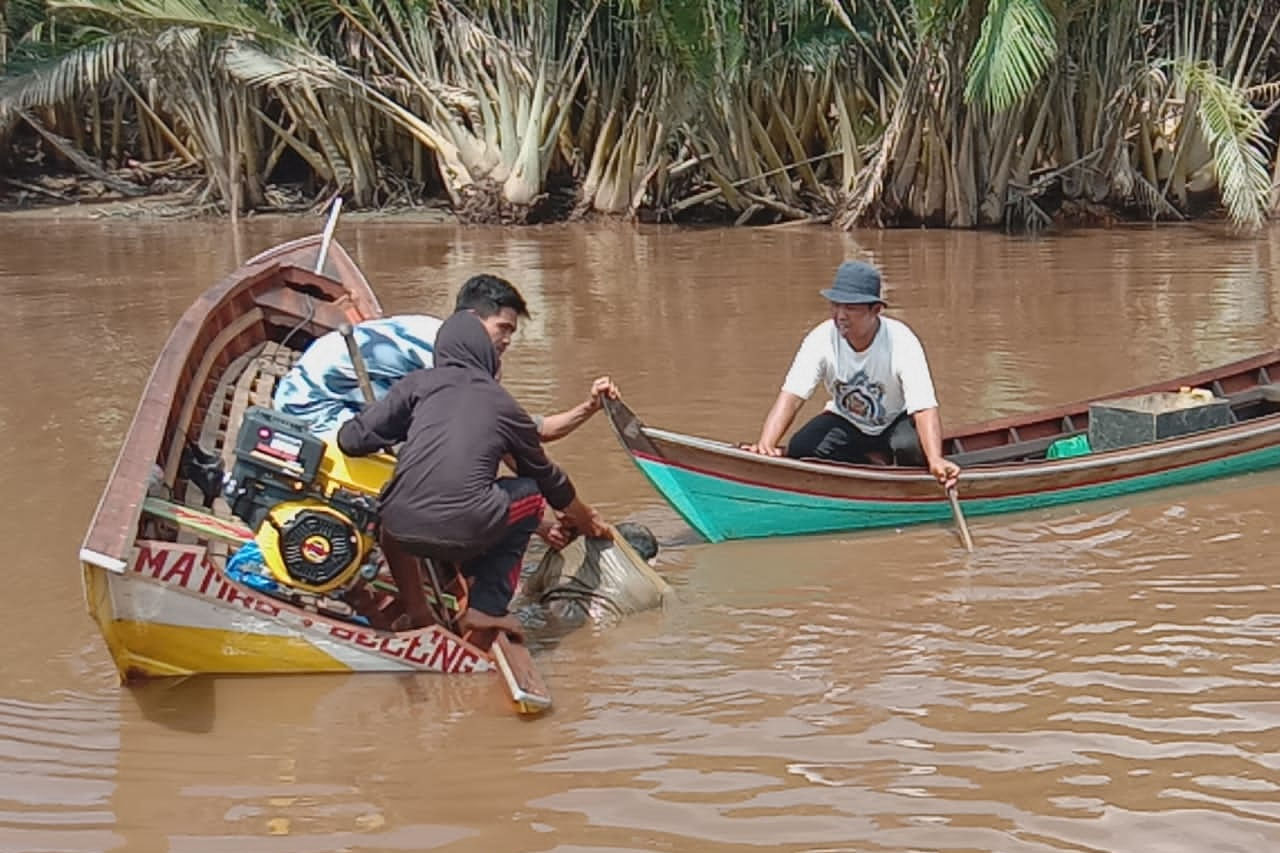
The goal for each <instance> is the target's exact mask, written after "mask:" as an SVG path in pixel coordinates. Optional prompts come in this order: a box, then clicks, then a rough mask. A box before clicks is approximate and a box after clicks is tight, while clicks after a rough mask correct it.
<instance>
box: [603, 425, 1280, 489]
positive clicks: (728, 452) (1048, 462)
mask: <svg viewBox="0 0 1280 853" xmlns="http://www.w3.org/2000/svg"><path fill="white" fill-rule="evenodd" d="M641 430H642V432H643V434H644V435H645V436H646V437H647V438H649V439H651V440H653V439H656V440H659V441H665V442H669V443H671V444H678V445H681V446H683V447H687V448H690V449H692V450H695V451H700V452H702V453H705V454H708V455H710V456H713V457H726V458H732V459H737V460H742V461H747V462H750V463H753V464H755V465H760V466H775V467H778V468H783V469H790V470H794V471H801V472H804V473H807V474H819V475H821V476H823V477H824V478H826V477H830V478H837V479H841V480H867V481H875V482H881V483H904V484H916V483H933V482H935V478H934V477H933V475H932V474H930V473H929V472H928V471H927V470H925V469H923V468H915V467H905V466H894V465H853V464H847V463H841V462H823V461H819V460H810V459H791V458H788V457H785V456H761V455H760V454H757V453H752V452H751V451H749V450H743V449H742V448H740V447H737V446H736V445H732V444H729V443H727V442H722V441H719V440H717V439H708V438H701V437H699V436H693V435H686V434H684V433H678V432H671V431H669V430H664V429H659V428H657V427H648V426H646V427H641ZM1274 431H1280V413H1276V414H1272V415H1266V416H1263V417H1260V418H1251V419H1249V420H1247V421H1244V422H1242V423H1238V424H1232V425H1230V426H1226V427H1219V428H1217V429H1212V430H1205V431H1203V432H1197V433H1191V434H1188V435H1181V436H1176V437H1172V438H1166V439H1162V440H1161V441H1156V442H1151V443H1147V444H1139V445H1133V446H1130V447H1122V448H1116V449H1114V450H1104V451H1095V452H1092V453H1089V454H1087V455H1084V456H1074V457H1066V458H1062V459H1036V460H1026V461H1022V462H1008V463H998V464H985V465H975V466H972V467H968V468H965V469H964V471H963V472H962V475H961V476H962V478H963V479H964V480H970V481H1002V480H1012V479H1018V478H1022V477H1031V476H1042V475H1045V474H1065V473H1078V472H1081V471H1090V470H1093V469H1096V468H1103V467H1115V466H1117V465H1124V464H1127V463H1134V462H1145V461H1148V460H1150V459H1158V458H1161V457H1165V456H1175V455H1178V454H1181V453H1190V452H1195V451H1199V450H1204V449H1208V448H1212V447H1216V446H1218V445H1221V444H1229V443H1233V442H1236V441H1239V440H1241V439H1242V438H1252V437H1254V436H1257V435H1264V434H1266V433H1268V432H1274ZM628 452H629V453H631V454H632V455H633V456H638V457H641V458H648V459H653V460H657V461H661V462H663V463H664V464H672V465H677V466H679V467H689V466H687V465H685V464H683V463H680V462H677V461H675V460H672V459H670V458H669V457H666V456H662V455H656V456H655V455H654V454H650V453H645V452H643V451H637V450H634V449H631V448H628ZM702 473H706V474H710V475H712V476H721V475H720V474H719V473H718V472H715V471H706V470H704V471H703V472H702ZM734 479H737V478H736V477H735V478H734ZM759 485H770V484H768V483H759ZM773 487H774V488H781V489H784V490H787V491H792V489H790V488H788V487H786V486H782V485H773Z"/></svg>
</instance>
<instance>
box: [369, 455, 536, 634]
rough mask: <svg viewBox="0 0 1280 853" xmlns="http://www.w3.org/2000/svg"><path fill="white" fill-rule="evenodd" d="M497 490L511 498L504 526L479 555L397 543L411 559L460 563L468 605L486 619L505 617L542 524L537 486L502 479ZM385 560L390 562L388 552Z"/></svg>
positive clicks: (448, 547) (437, 546)
mask: <svg viewBox="0 0 1280 853" xmlns="http://www.w3.org/2000/svg"><path fill="white" fill-rule="evenodd" d="M498 488H500V489H502V490H503V491H505V492H506V493H507V494H508V495H510V496H511V508H510V509H509V510H508V511H507V527H506V529H505V530H504V531H503V533H502V536H501V537H500V538H499V539H498V541H497V542H495V543H494V544H492V545H490V546H489V547H488V548H487V549H485V550H484V551H483V552H481V553H479V554H477V553H475V552H470V553H468V552H466V551H463V550H460V549H459V548H458V547H457V546H456V545H448V544H444V543H433V542H414V541H406V540H398V544H399V545H400V546H401V547H402V548H403V549H404V550H405V551H407V552H409V553H410V554H413V555H414V556H417V557H433V558H435V559H440V560H448V561H450V562H457V563H461V564H462V576H463V577H465V578H466V579H467V582H468V589H467V604H468V606H469V607H474V608H475V609H476V610H479V611H480V612H481V613H487V614H489V615H490V616H504V615H506V612H507V605H508V604H510V603H511V595H512V593H514V592H515V588H516V581H518V580H519V579H520V563H521V561H522V560H523V559H524V552H525V549H526V548H528V547H529V540H530V539H531V538H532V537H533V533H534V531H535V530H537V529H538V524H539V522H541V521H542V510H543V506H544V503H543V498H542V495H541V494H540V493H539V492H538V484H537V483H535V482H534V481H533V480H531V479H529V478H528V477H502V478H500V479H499V480H498ZM383 550H384V551H386V550H387V549H386V548H384V549H383ZM387 557H388V560H390V557H391V554H390V553H389V552H388V554H387ZM393 574H394V572H393Z"/></svg>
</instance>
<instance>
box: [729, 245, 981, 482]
mask: <svg viewBox="0 0 1280 853" xmlns="http://www.w3.org/2000/svg"><path fill="white" fill-rule="evenodd" d="M820 292H821V293H822V295H823V296H825V297H826V298H827V301H828V302H829V303H830V305H831V319H830V320H827V321H826V322H824V323H822V324H820V325H819V326H818V327H817V328H815V329H813V331H811V332H809V334H808V335H807V336H806V337H805V339H804V341H803V343H801V344H800V349H799V351H798V352H797V353H796V356H795V359H794V361H792V363H791V369H790V371H788V373H787V378H786V380H785V381H784V382H783V384H782V391H781V392H780V393H779V394H778V399H777V400H776V401H775V402H774V404H773V408H772V409H770V411H769V414H768V416H767V417H766V418H765V422H764V426H763V427H762V428H761V430H760V439H759V441H757V442H756V443H755V444H752V445H748V446H747V447H746V449H747V450H751V451H752V452H755V453H759V454H762V455H765V456H781V455H783V453H784V452H785V454H786V455H787V456H788V457H790V458H792V459H805V458H814V459H829V460H832V461H835V462H849V463H855V464H867V463H870V462H873V461H881V462H893V463H894V464H897V465H915V466H925V465H927V466H928V468H929V473H931V474H932V475H933V476H934V477H936V478H937V480H938V482H939V483H941V484H943V485H944V486H946V487H951V486H954V485H955V483H956V480H957V479H958V478H959V476H960V466H959V465H957V464H956V463H954V462H952V461H951V460H949V459H946V458H944V457H943V455H942V420H941V418H940V417H939V416H938V401H937V397H936V396H935V395H934V391H933V379H932V377H931V376H930V375H929V364H928V362H927V361H926V360H925V356H924V348H923V347H922V346H921V345H920V339H919V338H917V337H916V335H915V333H914V332H912V331H911V329H910V328H908V327H907V325H906V324H905V323H903V322H901V321H899V320H894V319H891V318H889V317H882V316H881V311H883V310H884V308H885V302H884V299H882V298H881V296H880V272H879V271H878V270H877V269H876V268H875V267H873V266H871V265H870V264H866V263H863V262H861V261H846V262H845V263H843V264H841V265H840V268H839V269H838V270H837V271H836V277H835V281H834V282H833V283H832V285H831V287H829V288H827V289H825V290H822V291H820ZM819 382H822V383H825V384H826V386H827V390H828V391H829V392H830V393H831V401H830V402H829V403H827V405H826V409H825V411H823V412H822V414H820V415H818V416H816V417H815V418H813V419H812V420H810V421H809V422H808V423H807V424H805V425H804V426H803V427H801V428H800V429H799V430H798V431H797V432H796V434H795V435H793V436H792V437H791V441H790V442H788V443H787V446H786V449H785V451H784V450H783V448H781V447H779V442H780V441H781V440H782V436H783V435H784V434H785V433H786V431H787V430H788V429H790V428H791V424H792V423H793V422H794V421H795V417H796V414H797V413H799V411H800V408H801V407H802V406H803V405H804V402H805V400H807V399H809V397H810V396H812V395H813V392H814V390H815V389H816V388H817V387H818V383H819Z"/></svg>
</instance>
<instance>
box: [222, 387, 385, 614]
mask: <svg viewBox="0 0 1280 853" xmlns="http://www.w3.org/2000/svg"><path fill="white" fill-rule="evenodd" d="M394 464H395V460H394V459H393V458H392V457H390V456H388V455H384V454H379V455H376V456H369V457H363V458H359V459H357V458H351V457H347V456H345V455H343V453H342V452H341V451H340V450H338V448H337V446H336V445H334V444H333V443H330V442H325V441H324V440H322V439H320V438H318V437H316V436H314V435H312V434H311V433H310V432H309V431H308V429H307V427H306V424H305V423H303V422H301V421H298V420H297V419H295V418H291V417H288V416H286V415H282V414H280V413H279V412H275V411H273V410H270V409H263V408H259V407H252V408H250V409H249V410H248V411H246V412H245V417H244V422H243V424H242V425H241V428H240V434H239V436H238V438H237V441H236V462H235V466H234V467H233V469H232V472H231V477H230V479H229V480H228V481H227V484H226V488H225V490H224V493H225V495H226V497H227V500H228V502H229V503H230V504H231V508H232V511H233V512H234V513H235V514H236V515H238V516H239V517H240V518H242V519H243V520H244V521H245V523H246V524H248V525H249V526H250V527H251V528H252V529H253V530H254V531H255V535H254V539H255V541H256V542H257V544H258V547H259V549H260V550H261V552H262V559H263V563H264V564H265V566H266V567H267V568H268V569H269V571H270V572H271V575H272V577H273V578H274V580H275V581H276V582H277V583H279V584H281V585H283V586H285V587H288V588H292V589H296V590H300V591H303V592H306V593H312V594H316V595H326V596H336V595H339V594H341V593H342V592H344V591H345V590H347V589H349V588H350V587H351V586H352V585H353V584H354V582H355V581H357V579H358V578H359V577H360V576H361V572H362V570H363V571H364V574H365V576H366V577H369V578H372V577H373V575H374V574H376V572H377V564H376V558H375V557H374V553H373V552H374V549H375V546H376V544H377V543H376V540H375V534H376V530H377V496H378V493H379V492H380V491H381V490H382V487H383V485H384V484H385V483H386V482H387V480H388V479H389V478H390V477H391V472H392V469H393V467H394Z"/></svg>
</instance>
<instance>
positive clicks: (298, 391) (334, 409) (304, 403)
mask: <svg viewBox="0 0 1280 853" xmlns="http://www.w3.org/2000/svg"><path fill="white" fill-rule="evenodd" d="M442 322H443V321H442V320H440V319H439V318H436V317H431V316H428V315H426V314H398V315H396V316H394V317H382V318H380V319H377V320H366V321H365V322H363V323H357V324H356V325H355V327H354V334H355V339H356V344H357V345H358V346H359V348H360V356H361V358H363V359H364V364H365V369H366V370H367V371H368V372H369V383H370V384H371V385H372V386H373V395H374V397H376V398H378V399H381V398H382V397H383V396H384V395H385V394H386V393H387V392H388V391H390V390H391V386H392V385H394V384H395V382H396V380H398V379H400V378H402V377H404V376H406V375H408V374H409V373H412V372H413V371H415V370H420V369H422V368H424V367H431V366H432V364H433V363H434V360H433V355H434V349H435V340H436V332H437V331H439V329H440V324H441V323H442ZM272 403H273V404H274V405H275V408H276V409H277V410H279V411H281V412H284V413H285V414H287V415H293V416H295V417H298V418H302V419H303V420H305V421H306V422H307V423H308V424H309V425H310V427H311V431H312V432H313V433H315V434H316V435H319V436H321V437H323V438H332V437H333V435H334V434H335V433H336V432H337V431H338V428H339V427H340V426H342V425H343V424H344V423H345V422H346V421H347V420H349V419H350V418H351V417H352V416H354V415H356V414H357V413H358V412H359V411H360V410H361V409H362V408H364V395H363V394H362V393H361V392H360V384H359V382H358V381H357V379H356V371H355V368H354V367H353V366H352V364H351V356H350V355H349V354H348V353H347V342H346V341H345V340H343V337H342V334H341V333H339V332H329V333H328V334H326V335H322V336H321V337H319V338H317V339H316V340H315V341H314V342H313V343H312V344H311V346H309V347H307V350H306V352H304V353H303V354H302V357H301V358H299V359H298V361H297V363H296V364H294V366H293V369H292V370H290V371H289V372H288V373H287V374H285V376H284V378H283V379H281V380H280V381H279V382H278V383H277V384H276V390H275V394H274V395H273V397H272Z"/></svg>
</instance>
